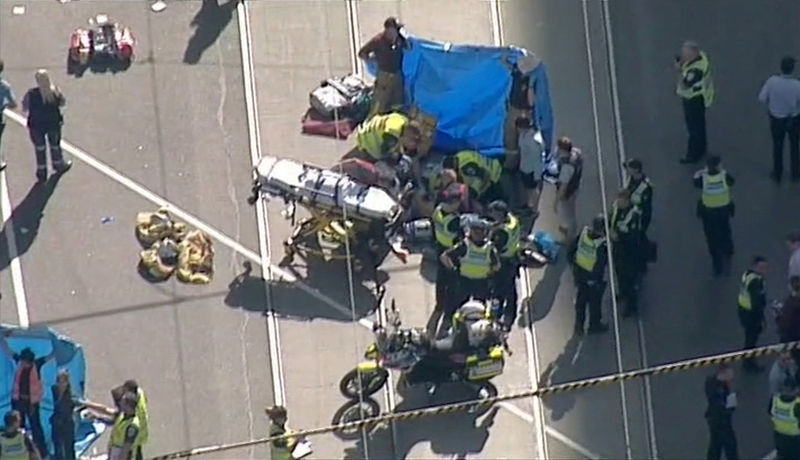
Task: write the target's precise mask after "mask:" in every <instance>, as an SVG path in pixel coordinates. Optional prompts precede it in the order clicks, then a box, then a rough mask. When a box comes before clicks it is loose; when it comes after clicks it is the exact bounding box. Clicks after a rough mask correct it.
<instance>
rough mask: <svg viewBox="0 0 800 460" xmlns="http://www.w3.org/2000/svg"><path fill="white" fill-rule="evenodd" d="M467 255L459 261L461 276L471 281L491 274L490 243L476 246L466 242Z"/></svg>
mask: <svg viewBox="0 0 800 460" xmlns="http://www.w3.org/2000/svg"><path fill="white" fill-rule="evenodd" d="M466 244H467V253H466V254H464V256H463V257H462V258H461V260H460V270H459V272H460V273H461V276H463V277H464V278H469V279H473V280H482V279H486V278H488V277H489V275H490V274H491V273H492V243H491V242H489V241H486V242H485V243H483V244H482V245H480V246H478V245H477V244H475V243H473V242H472V241H471V240H469V239H467V240H466Z"/></svg>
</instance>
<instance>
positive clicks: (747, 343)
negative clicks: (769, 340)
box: [737, 256, 767, 372]
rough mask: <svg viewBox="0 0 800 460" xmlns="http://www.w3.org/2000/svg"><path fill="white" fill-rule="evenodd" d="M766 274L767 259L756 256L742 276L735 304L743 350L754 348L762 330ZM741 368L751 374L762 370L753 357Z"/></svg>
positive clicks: (765, 303) (765, 302)
mask: <svg viewBox="0 0 800 460" xmlns="http://www.w3.org/2000/svg"><path fill="white" fill-rule="evenodd" d="M766 274H767V259H765V258H764V257H762V256H756V257H754V258H753V262H752V263H751V264H750V268H748V269H747V270H746V271H745V272H744V274H743V275H742V283H741V286H740V287H739V298H738V302H737V303H738V306H739V308H738V311H739V322H740V323H741V325H742V328H743V329H744V349H745V350H749V349H751V348H755V346H756V342H757V341H758V336H759V335H761V331H763V330H764V309H765V308H766V306H767V292H766V283H764V276H765V275H766ZM743 367H744V370H746V371H751V372H759V371H761V370H762V368H761V366H759V365H758V363H757V362H756V358H754V357H750V358H747V359H745V360H744V364H743Z"/></svg>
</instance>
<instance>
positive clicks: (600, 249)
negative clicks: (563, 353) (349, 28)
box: [569, 215, 608, 335]
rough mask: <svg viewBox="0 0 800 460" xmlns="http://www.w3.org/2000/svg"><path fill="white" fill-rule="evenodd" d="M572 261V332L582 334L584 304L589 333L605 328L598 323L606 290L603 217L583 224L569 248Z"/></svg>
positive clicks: (605, 252) (606, 252) (606, 258)
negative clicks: (585, 225)
mask: <svg viewBox="0 0 800 460" xmlns="http://www.w3.org/2000/svg"><path fill="white" fill-rule="evenodd" d="M569 256H570V260H572V262H573V277H574V279H575V286H576V288H577V290H578V292H577V294H576V297H575V333H576V334H578V335H583V332H584V327H585V323H586V307H587V306H588V307H589V333H590V334H594V333H600V332H605V331H607V330H608V325H607V324H604V323H602V322H601V321H600V320H601V317H602V312H601V306H602V302H603V293H604V292H605V289H606V282H605V272H606V264H607V263H608V246H607V244H606V231H605V221H604V219H603V216H602V215H601V216H597V217H595V218H594V220H592V226H591V227H584V228H583V230H582V231H581V233H580V235H578V239H577V240H576V241H575V243H574V244H573V245H572V246H571V248H570V254H569Z"/></svg>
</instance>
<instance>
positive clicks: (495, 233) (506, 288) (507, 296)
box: [489, 200, 521, 332]
mask: <svg viewBox="0 0 800 460" xmlns="http://www.w3.org/2000/svg"><path fill="white" fill-rule="evenodd" d="M489 218H490V219H491V220H492V223H493V226H492V227H493V228H492V243H494V246H495V247H496V248H497V251H498V253H499V255H500V270H498V271H497V274H495V277H494V293H495V295H496V296H497V299H498V300H499V301H500V302H501V306H502V307H503V309H502V311H503V317H502V324H503V328H504V329H505V330H506V332H507V331H510V330H511V326H513V325H514V321H516V319H517V276H519V239H520V231H521V229H520V222H519V219H518V218H517V217H516V216H515V215H513V214H512V213H510V212H509V211H508V205H507V204H506V202H505V201H500V200H497V201H493V202H491V203H489Z"/></svg>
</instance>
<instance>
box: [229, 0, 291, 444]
mask: <svg viewBox="0 0 800 460" xmlns="http://www.w3.org/2000/svg"><path fill="white" fill-rule="evenodd" d="M236 13H237V16H238V23H239V41H240V48H239V49H240V51H241V53H242V75H243V79H244V99H245V106H246V108H247V110H246V112H247V133H248V138H249V140H250V159H251V161H252V164H253V165H254V166H255V164H256V163H258V161H259V160H260V159H261V126H260V125H259V120H258V101H257V98H256V94H257V91H256V81H255V72H254V69H253V49H252V35H251V33H250V15H249V11H248V9H247V3H246V2H239V4H238V5H237V6H236ZM256 223H257V225H256V226H257V230H258V252H259V260H260V262H261V277H262V278H263V279H265V280H270V279H272V273H271V272H270V267H271V264H270V256H271V254H272V251H271V247H270V239H269V222H268V221H267V213H266V204H265V202H264V199H263V197H261V196H259V198H258V201H257V202H256ZM264 298H265V299H266V303H267V305H266V307H267V310H266V321H267V341H268V343H269V357H270V369H271V371H272V372H271V374H272V393H273V398H274V400H275V404H276V405H279V406H285V405H286V388H285V379H284V375H283V356H282V354H281V342H280V330H279V328H278V321H277V319H276V318H275V312H274V310H273V308H272V295H271V291H270V283H264ZM251 456H252V452H251Z"/></svg>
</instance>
